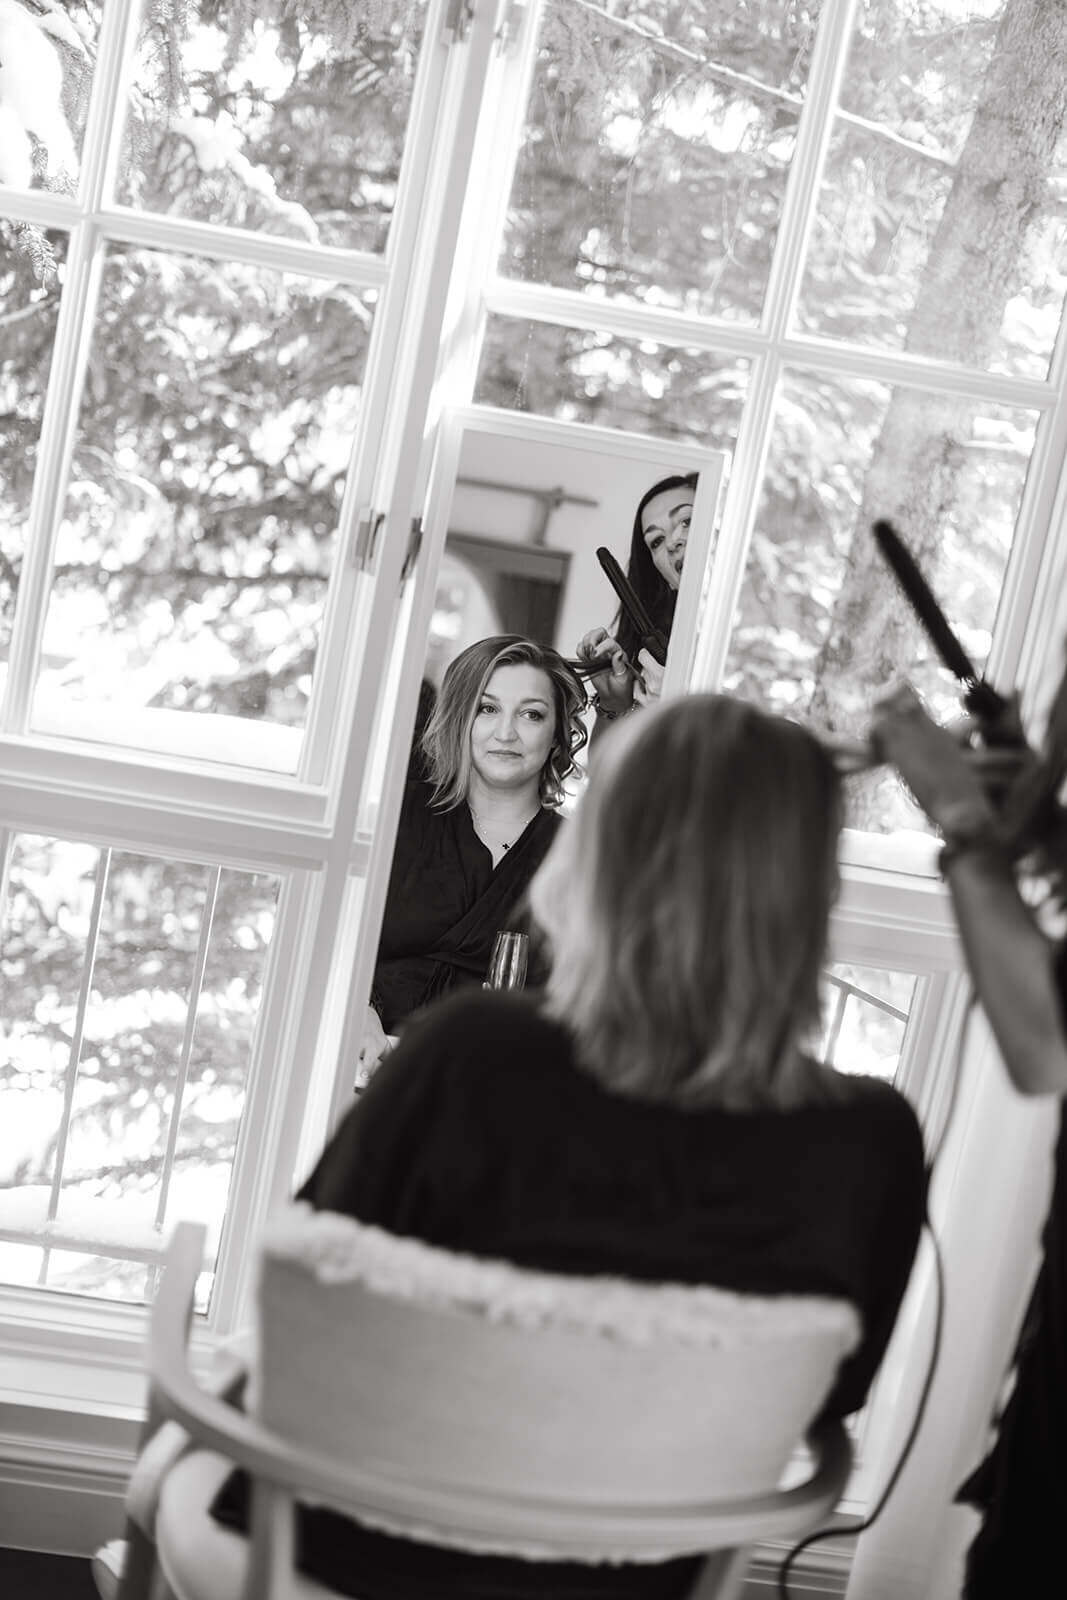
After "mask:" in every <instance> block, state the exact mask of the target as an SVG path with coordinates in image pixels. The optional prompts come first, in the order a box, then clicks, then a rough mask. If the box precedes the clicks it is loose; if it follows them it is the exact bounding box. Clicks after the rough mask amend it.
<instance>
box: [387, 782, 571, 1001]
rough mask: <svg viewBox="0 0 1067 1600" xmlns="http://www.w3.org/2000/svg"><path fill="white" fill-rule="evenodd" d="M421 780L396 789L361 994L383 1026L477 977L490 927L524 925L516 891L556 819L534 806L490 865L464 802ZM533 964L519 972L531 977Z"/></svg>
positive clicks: (480, 978)
mask: <svg viewBox="0 0 1067 1600" xmlns="http://www.w3.org/2000/svg"><path fill="white" fill-rule="evenodd" d="M431 793H432V791H431V788H430V785H429V784H427V783H422V782H418V781H415V782H412V783H409V784H408V785H407V788H406V789H405V791H404V802H403V806H402V807H401V812H400V826H399V829H398V831H397V838H396V848H395V850H394V851H393V868H392V872H391V873H390V877H389V891H388V894H387V896H386V902H385V917H384V920H383V922H382V933H381V939H380V941H379V944H378V959H377V962H376V965H375V969H374V983H373V986H372V989H371V1004H372V1005H373V1006H374V1009H375V1010H376V1011H377V1013H378V1015H379V1017H380V1018H381V1022H382V1027H383V1028H384V1029H385V1031H386V1033H396V1032H397V1031H398V1029H399V1027H400V1026H401V1024H402V1023H403V1022H405V1021H406V1020H407V1018H408V1017H410V1016H411V1014H412V1013H413V1012H414V1011H417V1010H419V1008H420V1007H422V1006H424V1005H427V1004H428V1003H429V1002H430V1001H431V1000H434V999H436V998H437V997H438V996H439V995H442V994H447V993H448V992H449V991H450V990H451V989H455V988H461V987H463V986H464V985H472V986H477V985H478V984H481V983H483V982H484V980H485V975H486V971H487V969H488V966H489V956H490V954H491V952H492V948H493V940H494V938H495V936H496V934H497V933H499V932H501V931H502V930H505V929H518V930H527V919H526V915H525V898H526V891H527V889H528V888H529V886H530V880H531V878H532V877H533V875H534V873H535V872H536V871H537V869H538V867H539V866H540V865H541V862H542V861H543V860H544V858H545V855H546V854H547V852H548V847H549V845H550V844H551V843H552V841H553V839H554V838H555V836H556V832H557V830H558V829H559V827H560V826H561V818H560V816H559V814H558V813H557V812H555V811H549V810H546V809H544V808H542V809H541V810H540V811H539V812H538V813H537V815H536V816H535V817H534V818H533V820H532V821H531V822H530V823H529V824H528V825H527V827H526V829H525V830H524V832H523V833H522V834H521V835H520V837H519V838H518V839H516V840H515V842H514V843H513V844H512V846H511V848H510V849H509V850H508V851H507V852H506V854H505V855H504V857H503V859H502V860H501V861H500V863H499V865H498V866H497V867H495V868H494V866H493V858H492V855H491V854H490V852H489V850H488V849H487V848H486V846H485V845H484V844H483V843H482V841H481V839H479V837H478V835H477V834H476V833H475V831H474V823H473V822H472V820H471V814H470V810H469V808H468V807H467V806H466V805H459V806H456V807H454V808H453V809H452V810H451V811H435V810H433V809H432V808H431V806H430V795H431ZM537 976H538V973H537V970H536V964H535V970H534V971H533V972H532V973H531V974H530V976H529V977H528V978H527V982H528V984H529V985H530V986H531V987H533V986H534V985H535V983H536V980H537Z"/></svg>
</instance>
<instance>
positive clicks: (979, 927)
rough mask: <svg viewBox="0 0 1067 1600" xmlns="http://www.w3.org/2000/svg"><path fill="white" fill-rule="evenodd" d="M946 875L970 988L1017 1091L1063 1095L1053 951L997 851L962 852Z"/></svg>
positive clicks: (1063, 1051) (1065, 1067) (1065, 1064)
mask: <svg viewBox="0 0 1067 1600" xmlns="http://www.w3.org/2000/svg"><path fill="white" fill-rule="evenodd" d="M945 875H946V878H947V881H948V886H949V891H950V893H951V895H952V904H953V906H954V908H955V911H956V919H957V922H958V923H959V930H960V938H961V940H962V941H963V948H964V951H965V952H966V956H967V965H968V967H969V968H970V971H971V976H972V978H973V980H974V986H975V990H976V992H977V995H978V998H979V1000H980V1001H981V1002H982V1005H983V1007H984V1009H985V1013H986V1016H987V1017H988V1018H989V1025H990V1027H991V1028H992V1030H993V1035H994V1037H995V1039H996V1041H997V1044H998V1046H999V1047H1000V1053H1001V1055H1002V1056H1003V1057H1004V1065H1005V1066H1006V1067H1007V1069H1008V1076H1009V1077H1010V1078H1011V1081H1012V1083H1013V1084H1014V1085H1015V1087H1016V1089H1018V1090H1019V1091H1020V1093H1021V1094H1067V1040H1065V1038H1064V1027H1063V1017H1062V1013H1061V1009H1060V998H1059V990H1058V986H1057V983H1056V974H1055V948H1054V946H1053V945H1052V944H1051V942H1050V941H1049V940H1048V939H1047V938H1046V937H1045V935H1044V934H1043V933H1042V932H1041V929H1040V928H1039V927H1038V926H1037V924H1036V922H1035V921H1034V919H1033V916H1032V915H1031V913H1030V911H1029V910H1028V908H1027V907H1026V906H1025V905H1024V904H1023V901H1022V899H1021V898H1020V895H1019V890H1018V888H1017V887H1016V883H1015V875H1014V872H1013V871H1012V868H1011V865H1010V863H1009V862H1008V861H1007V860H1006V859H1005V857H1003V856H1001V855H997V854H994V853H990V852H987V851H980V850H965V851H962V852H961V853H960V854H959V855H957V856H955V857H954V858H952V859H951V861H950V862H949V864H948V865H947V867H946V874H945Z"/></svg>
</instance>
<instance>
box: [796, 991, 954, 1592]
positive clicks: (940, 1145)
mask: <svg viewBox="0 0 1067 1600" xmlns="http://www.w3.org/2000/svg"><path fill="white" fill-rule="evenodd" d="M975 1000H976V996H975V992H974V989H973V987H972V988H971V990H970V993H969V995H968V997H967V1009H966V1011H965V1013H964V1018H963V1024H962V1026H961V1028H960V1035H959V1042H958V1044H957V1046H956V1054H955V1061H954V1063H953V1072H952V1081H951V1087H950V1091H949V1101H948V1108H947V1110H946V1112H945V1120H944V1122H943V1124H942V1127H941V1133H940V1135H939V1136H938V1141H937V1144H936V1145H935V1146H934V1152H933V1155H932V1156H931V1158H930V1160H929V1162H928V1163H927V1168H926V1173H927V1192H928V1193H929V1185H930V1182H931V1181H932V1179H933V1174H934V1168H935V1167H936V1166H937V1163H938V1161H939V1160H940V1158H941V1152H942V1150H943V1149H944V1147H945V1140H946V1138H947V1136H948V1131H949V1128H950V1127H951V1125H952V1122H953V1120H954V1118H955V1115H956V1105H957V1102H958V1100H959V1089H960V1078H961V1077H962V1075H963V1052H964V1049H965V1047H966V1043H967V1036H968V1034H969V1032H970V1024H971V1018H972V1016H973V1015H974V1008H975ZM923 1226H924V1228H925V1231H926V1232H927V1234H928V1235H929V1237H930V1244H931V1246H932V1248H933V1252H934V1283H935V1289H936V1300H935V1308H934V1332H933V1338H932V1340H931V1343H930V1359H929V1361H928V1363H927V1367H926V1375H925V1377H924V1378H923V1384H922V1389H921V1390H920V1393H919V1403H918V1405H917V1406H916V1408H915V1416H914V1417H913V1418H912V1423H911V1427H910V1428H909V1429H908V1436H907V1438H906V1439H905V1440H904V1445H903V1448H902V1449H901V1452H900V1455H899V1456H898V1457H897V1460H896V1464H895V1466H894V1467H893V1470H892V1472H891V1473H890V1474H889V1478H888V1480H887V1482H886V1485H885V1488H884V1489H883V1490H882V1493H881V1494H880V1496H879V1497H878V1500H877V1501H876V1503H875V1506H874V1509H873V1510H872V1511H870V1512H869V1513H868V1515H867V1516H866V1517H864V1519H863V1521H862V1522H861V1523H859V1524H858V1525H857V1526H855V1527H840V1528H834V1527H823V1528H816V1530H815V1532H814V1533H809V1534H807V1535H806V1536H805V1538H803V1539H801V1540H799V1541H798V1542H797V1543H796V1544H795V1545H793V1547H792V1549H791V1550H789V1551H788V1552H787V1553H786V1555H785V1556H783V1558H782V1561H781V1563H780V1564H779V1567H778V1596H779V1600H790V1594H789V1573H790V1569H791V1568H792V1566H793V1563H794V1562H795V1561H796V1559H797V1557H798V1556H799V1555H801V1554H802V1552H803V1551H805V1550H807V1549H808V1548H809V1547H810V1546H811V1545H813V1544H820V1543H823V1542H824V1541H825V1540H827V1539H845V1538H848V1539H853V1538H855V1537H856V1536H857V1535H859V1534H861V1533H866V1532H867V1531H868V1529H869V1528H873V1527H874V1524H875V1523H876V1522H877V1521H878V1518H879V1517H880V1516H881V1515H882V1512H883V1511H884V1510H885V1508H886V1505H887V1504H888V1502H889V1498H890V1496H891V1495H892V1493H893V1490H894V1489H895V1488H896V1486H897V1484H898V1482H899V1481H900V1475H901V1473H902V1472H903V1471H904V1468H905V1466H906V1465H907V1462H908V1457H909V1456H910V1455H911V1452H912V1449H913V1448H914V1445H915V1441H916V1439H917V1438H918V1436H919V1430H920V1428H921V1427H922V1424H923V1418H924V1417H925V1415H926V1406H927V1402H928V1400H929V1398H930V1391H931V1389H932V1388H933V1385H934V1376H935V1374H936V1372H937V1364H938V1361H939V1360H940V1357H941V1339H942V1334H943V1331H944V1325H945V1263H944V1258H943V1257H942V1254H941V1246H940V1244H939V1242H938V1238H937V1234H936V1233H935V1232H934V1230H933V1226H932V1224H931V1222H930V1218H929V1216H927V1217H926V1218H925V1220H924V1224H923Z"/></svg>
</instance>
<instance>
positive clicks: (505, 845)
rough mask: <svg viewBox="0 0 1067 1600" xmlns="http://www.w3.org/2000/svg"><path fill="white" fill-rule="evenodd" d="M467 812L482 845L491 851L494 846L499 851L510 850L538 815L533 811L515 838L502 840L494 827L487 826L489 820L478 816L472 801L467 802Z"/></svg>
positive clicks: (521, 825)
mask: <svg viewBox="0 0 1067 1600" xmlns="http://www.w3.org/2000/svg"><path fill="white" fill-rule="evenodd" d="M540 809H541V807H540V806H538V807H537V811H540ZM467 810H468V811H469V812H470V814H471V821H472V822H473V823H474V831H475V833H476V834H477V835H478V837H479V839H481V841H482V843H483V844H484V845H487V846H488V847H489V849H490V850H491V849H492V848H493V846H494V845H495V846H496V847H497V849H498V850H510V849H511V847H512V845H513V844H514V843H515V839H519V838H521V837H522V835H523V834H524V833H525V832H526V830H527V828H528V827H529V826H530V823H531V822H532V821H533V819H534V817H536V815H537V811H531V812H530V815H529V816H528V817H527V818H526V819H525V820H524V821H523V822H522V823H521V824H520V825H519V828H518V830H517V832H516V833H515V837H514V838H512V839H501V838H500V837H499V836H498V835H496V834H494V832H493V829H492V827H491V826H488V825H487V819H486V818H484V817H480V816H479V815H478V813H477V811H475V809H474V807H473V806H472V805H471V803H470V801H468V802H467Z"/></svg>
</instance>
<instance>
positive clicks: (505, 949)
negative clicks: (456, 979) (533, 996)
mask: <svg viewBox="0 0 1067 1600" xmlns="http://www.w3.org/2000/svg"><path fill="white" fill-rule="evenodd" d="M529 956H530V939H529V935H528V934H525V933H498V934H497V936H496V938H495V939H494V940H493V953H492V955H491V956H490V957H489V971H488V972H487V973H486V981H485V983H484V984H483V986H482V987H483V988H485V989H521V988H522V986H523V984H524V983H525V982H526V963H527V961H528V960H529Z"/></svg>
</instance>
